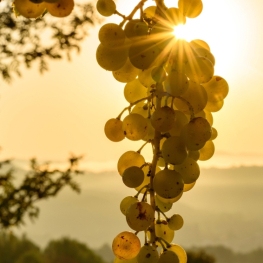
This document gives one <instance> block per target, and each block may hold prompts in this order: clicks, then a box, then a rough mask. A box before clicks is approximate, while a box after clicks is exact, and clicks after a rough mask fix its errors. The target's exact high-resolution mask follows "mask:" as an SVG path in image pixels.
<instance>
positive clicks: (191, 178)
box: [174, 150, 201, 184]
mask: <svg viewBox="0 0 263 263" xmlns="http://www.w3.org/2000/svg"><path fill="white" fill-rule="evenodd" d="M200 151H201V150H200ZM200 157H201V152H200ZM200 157H199V159H200ZM174 169H175V170H176V171H177V172H178V173H180V174H181V176H182V178H183V181H184V183H185V184H191V183H193V182H195V181H196V180H197V179H198V177H199V175H200V168H199V165H198V163H197V162H196V161H195V160H194V159H192V158H189V157H187V158H186V159H185V160H184V162H183V163H182V164H179V165H175V166H174Z"/></svg>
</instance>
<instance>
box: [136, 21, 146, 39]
mask: <svg viewBox="0 0 263 263" xmlns="http://www.w3.org/2000/svg"><path fill="white" fill-rule="evenodd" d="M148 30H149V28H148V25H147V24H146V23H145V22H144V21H138V22H137V23H136V24H135V25H134V34H135V36H138V37H143V36H144V37H145V38H146V37H147V36H148Z"/></svg>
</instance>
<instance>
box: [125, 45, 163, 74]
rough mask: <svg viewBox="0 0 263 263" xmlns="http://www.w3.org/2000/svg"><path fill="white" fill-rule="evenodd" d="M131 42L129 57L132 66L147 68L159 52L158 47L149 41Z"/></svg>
mask: <svg viewBox="0 0 263 263" xmlns="http://www.w3.org/2000/svg"><path fill="white" fill-rule="evenodd" d="M139 43H140V44H138V43H137V42H136V43H133V44H132V45H131V47H130V50H129V58H130V61H131V63H132V64H133V66H134V67H136V68H139V69H143V70H144V69H147V68H149V67H150V66H151V65H152V64H153V62H154V61H155V59H157V57H158V55H159V54H160V50H159V49H158V47H157V46H156V45H155V44H154V43H153V42H151V41H146V42H139Z"/></svg>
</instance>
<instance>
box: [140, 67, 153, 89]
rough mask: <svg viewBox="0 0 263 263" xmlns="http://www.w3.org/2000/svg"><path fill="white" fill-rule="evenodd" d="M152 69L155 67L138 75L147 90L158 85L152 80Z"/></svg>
mask: <svg viewBox="0 0 263 263" xmlns="http://www.w3.org/2000/svg"><path fill="white" fill-rule="evenodd" d="M152 69H153V67H152V68H149V69H145V70H143V71H141V72H140V73H139V75H138V79H139V81H140V82H141V84H142V85H143V86H144V87H146V88H150V87H152V86H153V85H155V83H156V82H155V80H154V79H153V78H152Z"/></svg>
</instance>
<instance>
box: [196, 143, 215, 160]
mask: <svg viewBox="0 0 263 263" xmlns="http://www.w3.org/2000/svg"><path fill="white" fill-rule="evenodd" d="M199 152H200V157H199V160H200V161H207V160H209V159H210V158H211V157H212V156H213V155H214V153H215V145H214V143H213V142H212V141H207V142H206V143H205V145H204V147H203V148H202V149H200V150H199Z"/></svg>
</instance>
